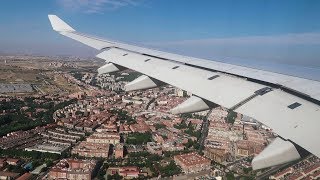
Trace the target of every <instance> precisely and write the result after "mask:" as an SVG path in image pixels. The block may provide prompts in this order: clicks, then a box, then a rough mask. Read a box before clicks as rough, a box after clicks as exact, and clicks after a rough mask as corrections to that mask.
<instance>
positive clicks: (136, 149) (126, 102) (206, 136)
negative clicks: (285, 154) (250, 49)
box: [0, 56, 320, 179]
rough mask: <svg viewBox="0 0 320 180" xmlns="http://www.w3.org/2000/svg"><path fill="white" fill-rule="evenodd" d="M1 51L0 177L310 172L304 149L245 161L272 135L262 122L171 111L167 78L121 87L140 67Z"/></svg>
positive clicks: (181, 96) (318, 172)
mask: <svg viewBox="0 0 320 180" xmlns="http://www.w3.org/2000/svg"><path fill="white" fill-rule="evenodd" d="M1 61H2V62H1V72H0V73H4V72H5V73H6V74H9V75H8V76H10V78H3V79H2V80H1V99H0V100H1V104H0V106H1V114H0V121H1V126H0V129H1V131H0V132H1V136H2V137H1V138H0V148H1V150H0V168H1V171H0V177H1V178H7V179H15V178H17V179H35V178H36V179H105V178H107V179H121V178H124V179H159V178H161V179H224V178H226V179H234V178H242V179H254V178H256V177H260V178H261V179H264V178H270V179H281V178H284V177H285V178H288V179H297V178H300V179H302V178H309V179H317V178H319V177H320V161H319V158H317V157H316V156H314V155H309V156H307V157H305V158H304V159H301V160H300V161H297V162H293V163H289V164H285V165H281V166H276V167H272V168H266V169H262V170H252V167H251V160H252V158H253V157H254V156H256V155H257V154H259V153H260V152H261V151H262V150H263V149H264V148H265V147H266V146H267V145H268V144H269V143H270V142H272V141H273V139H274V138H275V137H276V134H275V133H274V132H272V130H271V129H270V128H269V127H267V126H265V125H263V124H261V123H259V122H258V121H256V120H254V119H252V118H249V117H248V116H243V115H241V114H239V113H235V112H233V111H229V110H227V109H225V108H222V107H221V106H216V107H215V108H213V109H212V110H207V111H202V112H199V113H187V114H182V115H173V114H171V113H170V111H169V110H170V109H172V108H174V107H175V106H177V105H178V104H180V103H181V102H183V101H184V100H186V99H187V98H188V97H189V96H190V95H191V94H190V93H188V92H186V91H183V90H181V89H179V88H175V87H172V86H169V85H165V86H162V87H159V88H153V89H149V90H144V91H142V90H141V91H132V92H125V91H124V89H123V88H124V85H125V84H126V83H127V82H128V81H131V80H133V79H135V78H136V77H138V76H139V75H140V73H137V72H134V71H131V70H125V71H121V72H117V73H111V74H103V75H97V73H96V70H95V69H97V67H98V66H100V65H101V63H102V62H100V61H99V60H92V59H88V60H85V59H84V60H79V59H63V58H62V59H61V60H59V59H52V58H50V57H34V56H12V57H8V56H2V57H1ZM91 62H94V63H91ZM33 64H37V65H38V66H39V67H35V66H34V65H33ZM71 64H72V66H71ZM21 71H28V76H27V75H24V76H20V75H19V72H21ZM8 72H10V73H8ZM1 77H4V76H1ZM58 77H59V78H58ZM13 80H14V81H15V82H18V83H14V84H12V81H13ZM9 81H10V82H9Z"/></svg>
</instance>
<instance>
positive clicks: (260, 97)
mask: <svg viewBox="0 0 320 180" xmlns="http://www.w3.org/2000/svg"><path fill="white" fill-rule="evenodd" d="M49 19H50V22H51V24H52V27H53V29H54V30H55V31H58V32H59V33H60V34H62V35H64V36H67V37H69V38H72V39H74V40H76V41H79V42H81V43H83V44H86V45H88V46H90V47H93V48H95V49H97V50H101V53H99V54H98V55H97V57H99V58H101V59H104V60H105V61H106V62H107V63H108V64H106V65H104V66H103V67H101V68H99V70H98V71H99V74H102V73H109V72H112V71H117V70H121V69H122V68H123V67H126V68H129V69H132V70H135V71H139V72H141V73H143V74H144V76H143V77H139V78H138V79H136V80H134V81H133V82H131V83H129V84H128V85H127V86H126V89H127V90H137V89H147V88H152V87H156V86H157V85H159V83H162V82H165V83H168V84H171V85H173V86H176V87H179V88H181V89H184V90H186V91H189V92H191V93H192V94H193V95H194V96H193V97H192V99H190V100H189V101H186V102H185V103H183V104H181V106H180V107H179V106H178V107H177V108H175V110H173V111H172V112H173V113H176V112H179V113H184V112H195V111H199V110H204V109H206V108H210V104H211V103H215V104H218V105H221V106H223V107H226V108H228V109H232V110H234V111H236V112H239V113H242V114H244V115H248V116H250V117H252V118H254V119H257V120H258V121H260V122H262V123H263V124H265V125H267V126H269V127H271V128H272V129H273V130H274V131H275V132H276V133H277V134H278V135H279V136H281V137H282V139H277V140H276V141H275V142H274V143H271V144H270V148H269V146H268V147H267V148H266V149H265V150H264V151H263V152H262V153H261V154H260V155H258V156H257V157H256V158H255V159H254V160H253V168H254V169H258V168H264V167H268V166H271V165H277V164H281V163H285V162H289V161H292V160H295V159H298V158H299V154H298V153H297V150H296V149H292V147H294V146H293V145H292V146H291V145H288V143H289V144H292V143H291V142H294V143H295V144H297V145H299V146H301V147H302V148H304V149H306V150H307V151H309V152H310V153H313V154H314V155H316V156H318V157H320V140H319V139H318V136H317V135H319V133H318V128H319V127H320V106H319V104H320V103H319V102H320V82H319V81H315V80H309V79H304V78H300V77H295V76H289V75H284V74H279V73H274V72H269V71H263V70H258V69H254V68H248V67H243V66H237V65H232V64H227V63H221V62H217V61H209V60H204V59H198V58H193V57H187V56H181V55H176V54H172V53H166V52H162V51H157V50H152V49H147V48H143V47H138V46H133V45H129V44H125V43H120V42H116V41H110V40H104V39H100V38H96V37H93V36H88V35H85V34H81V33H78V32H76V31H75V30H74V29H73V28H72V27H71V26H69V25H68V24H66V23H65V22H64V21H62V20H61V19H60V18H59V17H57V16H55V15H49ZM272 144H273V145H272ZM275 147H277V148H278V151H273V149H274V148H275ZM270 152H271V153H270ZM272 152H275V153H272ZM284 154H285V155H286V156H283V155H284ZM279 157H282V158H279Z"/></svg>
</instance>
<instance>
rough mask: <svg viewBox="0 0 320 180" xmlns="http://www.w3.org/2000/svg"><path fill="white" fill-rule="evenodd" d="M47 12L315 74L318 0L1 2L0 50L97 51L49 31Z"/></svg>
mask: <svg viewBox="0 0 320 180" xmlns="http://www.w3.org/2000/svg"><path fill="white" fill-rule="evenodd" d="M48 14H56V15H58V16H59V17H61V18H62V19H64V20H65V21H66V22H67V23H69V24H70V25H71V26H72V27H73V28H74V29H76V30H77V31H79V32H83V33H87V34H92V35H95V36H99V37H104V38H108V39H115V40H119V41H122V42H128V43H133V44H138V45H143V46H146V47H152V48H155V49H160V50H165V51H169V52H173V53H178V54H182V55H189V56H194V57H199V58H206V59H210V60H219V61H225V62H234V63H235V64H245V65H246V64H247V65H249V66H250V65H252V64H253V63H254V64H255V65H258V66H259V65H261V66H264V65H266V64H267V65H266V66H270V67H272V68H274V67H275V65H274V64H281V65H289V66H283V67H282V68H288V67H289V69H295V68H296V67H305V68H307V71H310V72H313V71H317V72H318V73H319V71H320V70H319V69H320V59H319V57H320V21H319V19H320V1H319V0H281V1H280V0H241V1H240V0H28V1H21V0H0V54H1V53H2V54H17V53H18V54H35V55H72V56H94V55H95V54H96V53H97V51H95V50H93V49H91V48H88V47H86V46H85V45H82V44H80V43H78V42H75V41H73V40H70V39H68V38H65V37H63V36H61V35H59V34H57V33H55V32H54V31H52V29H51V26H50V23H49V21H48V18H47V15H48ZM276 67H278V68H279V67H280V66H278V65H276ZM317 75H319V77H320V73H319V74H317Z"/></svg>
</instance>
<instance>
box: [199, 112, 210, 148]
mask: <svg viewBox="0 0 320 180" xmlns="http://www.w3.org/2000/svg"><path fill="white" fill-rule="evenodd" d="M211 112H212V109H211V110H209V112H208V113H207V115H206V117H205V118H204V119H203V122H202V126H201V136H200V138H199V141H198V142H199V144H200V151H202V150H203V148H204V141H205V139H206V137H207V136H208V130H209V120H208V117H209V115H210V114H211Z"/></svg>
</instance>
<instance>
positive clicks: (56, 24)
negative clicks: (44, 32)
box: [48, 14, 76, 32]
mask: <svg viewBox="0 0 320 180" xmlns="http://www.w3.org/2000/svg"><path fill="white" fill-rule="evenodd" d="M48 17H49V20H50V23H51V26H52V28H53V30H55V31H59V32H73V31H76V30H74V29H73V28H72V27H71V26H69V25H68V24H67V23H65V22H64V21H63V20H61V19H60V18H59V17H58V16H56V15H50V14H49V15H48Z"/></svg>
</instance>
